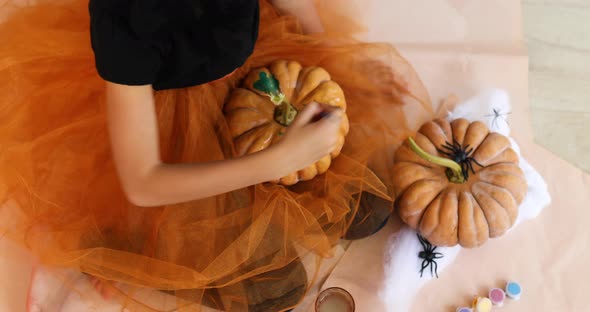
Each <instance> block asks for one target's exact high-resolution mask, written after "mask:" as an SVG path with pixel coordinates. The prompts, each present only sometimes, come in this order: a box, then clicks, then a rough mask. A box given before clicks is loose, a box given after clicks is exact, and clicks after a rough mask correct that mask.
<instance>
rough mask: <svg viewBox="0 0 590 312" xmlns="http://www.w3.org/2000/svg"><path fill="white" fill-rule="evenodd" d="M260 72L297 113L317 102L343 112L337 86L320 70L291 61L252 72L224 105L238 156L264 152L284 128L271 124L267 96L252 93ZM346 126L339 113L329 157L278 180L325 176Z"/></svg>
mask: <svg viewBox="0 0 590 312" xmlns="http://www.w3.org/2000/svg"><path fill="white" fill-rule="evenodd" d="M261 72H265V73H266V74H267V75H268V74H272V76H274V77H275V79H277V80H278V82H279V87H280V90H281V92H282V93H284V94H285V99H286V101H287V102H288V103H290V104H291V105H293V106H294V107H295V108H296V109H297V110H298V111H301V110H302V109H303V108H304V107H305V106H306V105H307V104H309V103H312V102H317V103H321V104H325V105H330V106H334V107H338V108H341V109H342V110H343V112H346V100H345V98H344V92H343V91H342V89H341V88H340V86H339V85H338V84H337V83H336V82H334V81H332V80H331V77H330V74H328V72H327V71H326V70H324V69H323V68H321V67H305V68H303V67H302V66H301V64H299V63H297V62H294V61H285V60H279V61H275V62H273V63H272V64H270V66H268V67H263V68H258V69H255V70H252V71H251V72H250V73H249V74H248V75H247V76H246V79H245V80H244V82H243V86H242V87H241V88H236V89H235V90H234V91H233V92H232V94H231V96H230V99H229V101H228V102H227V103H226V104H225V107H224V113H225V116H226V120H227V122H228V125H229V129H230V131H231V135H232V137H233V139H234V143H235V146H236V150H237V153H238V156H243V155H247V154H252V153H256V152H259V151H261V150H264V149H266V148H268V147H270V146H272V145H273V144H275V143H276V142H278V141H279V140H281V137H282V134H284V133H285V131H286V127H285V126H283V125H281V124H279V123H278V122H277V121H275V118H274V114H275V109H276V107H277V106H276V105H275V104H273V103H272V102H271V100H270V98H269V97H268V96H266V95H265V94H263V93H262V92H260V91H259V90H256V89H255V88H254V86H253V85H254V83H255V82H256V80H258V79H259V75H260V73H261ZM348 130H349V123H348V117H347V116H346V114H343V118H342V123H341V126H340V134H339V138H338V143H337V145H336V147H335V149H334V151H332V153H331V154H330V155H326V156H325V157H323V158H322V159H320V160H319V161H318V162H316V163H315V164H312V165H310V166H308V167H306V168H304V169H302V170H299V171H298V172H293V173H291V174H289V175H287V176H285V177H283V178H281V179H280V180H279V181H274V182H277V183H280V184H283V185H293V184H296V183H297V182H299V181H307V180H311V179H313V178H314V177H315V176H317V175H319V174H323V173H325V172H326V171H327V170H328V168H329V167H330V164H331V163H332V159H334V158H335V157H337V156H338V155H339V154H340V151H341V150H342V146H343V145H344V138H345V136H346V135H347V134H348Z"/></svg>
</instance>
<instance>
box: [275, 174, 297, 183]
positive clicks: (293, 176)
mask: <svg viewBox="0 0 590 312" xmlns="http://www.w3.org/2000/svg"><path fill="white" fill-rule="evenodd" d="M279 182H280V183H281V184H283V185H294V184H296V183H297V182H299V177H298V174H297V172H293V173H291V174H289V175H286V176H284V177H282V178H281V179H280V180H279Z"/></svg>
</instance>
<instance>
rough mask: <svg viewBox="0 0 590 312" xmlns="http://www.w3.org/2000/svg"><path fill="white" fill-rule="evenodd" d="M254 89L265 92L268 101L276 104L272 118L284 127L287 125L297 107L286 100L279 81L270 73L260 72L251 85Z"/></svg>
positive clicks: (291, 120) (293, 118)
mask: <svg viewBox="0 0 590 312" xmlns="http://www.w3.org/2000/svg"><path fill="white" fill-rule="evenodd" d="M252 86H253V87H254V89H256V90H258V91H260V92H262V93H264V94H266V96H268V97H269V98H270V101H271V102H272V103H273V104H274V105H275V106H276V107H275V112H274V119H275V121H276V122H277V123H279V124H280V125H282V126H284V127H288V126H289V125H290V124H291V123H292V122H293V120H295V117H296V116H297V113H298V111H297V109H296V108H295V107H294V106H293V105H291V104H290V103H288V102H287V100H286V99H285V94H284V93H282V92H281V90H280V87H279V82H278V81H277V79H276V78H275V77H273V76H272V75H267V74H266V72H260V74H259V75H258V80H256V81H255V82H254V84H253V85H252Z"/></svg>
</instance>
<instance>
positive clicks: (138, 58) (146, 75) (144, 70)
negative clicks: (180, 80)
mask: <svg viewBox="0 0 590 312" xmlns="http://www.w3.org/2000/svg"><path fill="white" fill-rule="evenodd" d="M89 9H90V38H91V43H92V49H93V50H94V56H95V62H96V69H97V71H98V73H99V75H100V76H101V77H102V78H103V79H104V80H107V81H110V82H114V83H118V84H124V85H148V84H153V83H154V82H155V80H156V75H157V73H158V71H159V68H160V64H161V56H160V53H159V49H158V48H157V46H156V45H155V44H154V43H153V42H150V40H146V39H142V38H141V37H139V36H137V35H136V34H135V33H134V32H133V31H132V30H131V27H130V26H129V21H128V19H127V18H125V16H124V15H119V14H115V13H113V12H109V11H108V10H104V9H101V8H96V7H93V6H92V3H91V5H90V6H89Z"/></svg>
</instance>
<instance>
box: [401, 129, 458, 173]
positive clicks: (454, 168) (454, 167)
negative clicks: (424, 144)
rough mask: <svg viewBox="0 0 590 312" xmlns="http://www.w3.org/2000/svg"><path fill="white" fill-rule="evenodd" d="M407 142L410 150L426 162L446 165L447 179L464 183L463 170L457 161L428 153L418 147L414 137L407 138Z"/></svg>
mask: <svg viewBox="0 0 590 312" xmlns="http://www.w3.org/2000/svg"><path fill="white" fill-rule="evenodd" d="M408 142H409V143H410V148H411V149H412V151H413V152H414V153H416V154H417V155H418V156H420V158H422V159H424V160H426V161H428V162H431V163H433V164H435V165H439V166H443V167H447V168H448V170H447V178H448V179H449V181H451V182H453V183H458V184H461V183H465V177H464V176H463V170H462V169H461V166H460V165H459V164H458V163H456V162H454V161H452V160H450V159H447V158H442V157H438V156H434V155H430V154H428V153H427V152H426V151H424V150H423V149H422V148H420V146H418V144H416V142H415V141H414V139H412V138H411V137H409V138H408Z"/></svg>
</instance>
